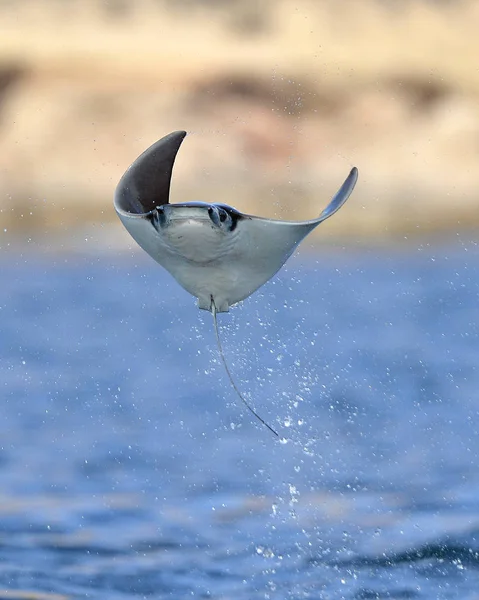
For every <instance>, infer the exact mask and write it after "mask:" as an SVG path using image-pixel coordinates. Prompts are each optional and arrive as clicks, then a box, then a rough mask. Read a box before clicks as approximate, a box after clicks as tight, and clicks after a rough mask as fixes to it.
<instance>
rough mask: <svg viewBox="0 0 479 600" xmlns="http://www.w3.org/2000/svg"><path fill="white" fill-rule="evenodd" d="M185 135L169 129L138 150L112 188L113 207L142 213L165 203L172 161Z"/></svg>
mask: <svg viewBox="0 0 479 600" xmlns="http://www.w3.org/2000/svg"><path fill="white" fill-rule="evenodd" d="M185 136H186V131H181V130H180V131H173V133H170V134H168V135H166V136H164V137H162V138H161V139H160V140H158V141H157V142H155V143H154V144H152V145H151V146H150V147H149V148H147V149H146V150H145V151H144V152H143V153H142V154H140V156H139V157H138V158H137V159H136V160H135V161H134V162H133V163H132V165H131V166H130V167H129V168H128V169H127V170H126V172H125V174H124V175H123V177H122V178H121V179H120V182H119V184H118V186H117V188H116V191H115V199H114V205H115V208H116V209H117V211H119V212H123V213H129V214H132V215H142V214H146V213H149V212H151V211H152V210H153V209H154V208H156V207H157V206H160V205H162V204H168V202H169V195H170V182H171V174H172V171H173V165H174V162H175V158H176V155H177V153H178V150H179V148H180V146H181V143H182V142H183V140H184V138H185Z"/></svg>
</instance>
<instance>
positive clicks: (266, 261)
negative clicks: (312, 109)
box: [239, 167, 358, 289]
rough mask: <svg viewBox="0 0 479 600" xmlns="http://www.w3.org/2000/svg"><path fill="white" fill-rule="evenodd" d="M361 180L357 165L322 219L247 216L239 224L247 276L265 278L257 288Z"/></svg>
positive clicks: (245, 274) (322, 214) (243, 261)
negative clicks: (306, 219)
mask: <svg viewBox="0 0 479 600" xmlns="http://www.w3.org/2000/svg"><path fill="white" fill-rule="evenodd" d="M357 179H358V170H357V169H356V167H353V168H352V169H351V172H350V173H349V175H348V176H347V178H346V180H345V181H344V183H343V185H342V186H341V187H340V188H339V190H338V192H337V193H336V194H335V195H334V197H333V199H332V200H331V202H330V203H329V204H328V206H327V207H326V208H325V209H324V210H323V212H322V213H321V214H320V215H319V217H318V218H316V219H312V220H310V221H278V220H275V219H263V218H260V217H255V216H253V215H244V216H245V218H244V220H242V221H241V223H240V224H239V227H241V235H242V240H241V241H242V244H241V247H242V252H241V259H242V265H243V268H244V269H245V270H248V271H249V273H246V272H245V273H244V278H245V279H247V278H248V277H251V276H252V272H254V273H256V274H257V275H259V274H261V279H262V281H261V282H260V281H259V278H258V281H255V284H257V287H256V288H255V289H257V288H258V287H259V286H260V285H262V284H263V283H265V282H266V281H268V280H269V279H271V277H273V275H274V274H275V273H277V271H278V270H279V269H280V268H281V267H282V266H283V265H284V263H285V262H286V261H287V260H288V258H289V257H290V256H291V254H292V253H293V252H294V250H295V248H296V247H297V246H298V245H299V243H300V242H301V241H302V240H303V239H304V238H305V237H306V236H307V235H308V233H311V231H312V230H313V229H314V228H315V227H317V226H318V225H319V224H320V223H322V222H323V221H325V220H326V219H328V218H329V217H331V216H332V215H333V214H334V213H335V212H336V211H338V210H339V209H340V208H341V206H342V205H343V204H344V203H345V202H346V200H347V199H348V198H349V196H350V195H351V192H352V191H353V189H354V186H355V185H356V181H357ZM255 279H256V278H255Z"/></svg>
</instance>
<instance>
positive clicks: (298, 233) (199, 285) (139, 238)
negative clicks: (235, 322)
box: [117, 169, 357, 312]
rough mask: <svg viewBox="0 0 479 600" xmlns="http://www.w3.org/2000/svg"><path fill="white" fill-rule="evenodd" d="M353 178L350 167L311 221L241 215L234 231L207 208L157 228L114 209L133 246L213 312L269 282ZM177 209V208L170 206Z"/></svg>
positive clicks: (338, 201)
mask: <svg viewBox="0 0 479 600" xmlns="http://www.w3.org/2000/svg"><path fill="white" fill-rule="evenodd" d="M356 180H357V170H356V169H353V170H352V171H351V173H350V174H349V176H348V177H347V179H346V180H345V182H344V183H343V185H342V186H341V188H340V189H339V191H338V192H337V194H336V195H335V196H334V197H333V199H332V200H331V202H330V203H329V205H328V206H327V207H326V208H325V210H324V211H323V212H322V213H321V215H320V216H319V217H318V218H316V219H313V220H310V221H278V220H273V219H263V218H260V217H255V216H250V215H243V218H242V219H240V220H239V221H238V223H237V226H236V227H235V229H234V230H233V231H229V230H225V229H223V228H220V227H217V226H216V225H214V224H213V223H212V221H211V220H210V218H209V217H208V212H207V208H198V207H197V206H191V208H189V209H188V210H187V211H185V205H182V207H181V211H182V212H181V218H175V219H172V220H171V221H170V223H169V224H168V226H167V227H165V228H160V229H159V230H157V229H155V228H154V227H153V226H152V224H151V222H150V221H148V220H147V219H145V218H144V216H142V215H134V214H131V213H126V212H123V211H120V210H118V209H117V212H118V214H119V217H120V219H121V220H122V222H123V224H124V225H125V227H126V229H127V230H128V231H129V232H130V234H131V236H132V237H133V238H134V239H135V240H136V242H137V243H138V244H139V245H140V246H141V247H142V248H143V249H144V250H145V251H146V252H148V254H150V256H151V257H152V258H154V259H155V260H156V261H157V262H158V263H160V265H162V266H163V267H164V268H165V269H167V270H168V271H169V272H170V273H171V274H172V275H173V277H174V278H175V279H176V280H177V281H178V283H180V284H181V285H182V286H183V288H184V289H186V290H187V291H188V292H189V293H190V294H192V295H193V296H195V297H196V298H198V305H199V307H200V308H203V309H206V310H211V299H212V298H213V299H214V301H215V305H216V310H217V312H226V311H228V309H229V307H230V306H231V305H232V304H235V303H237V302H240V301H241V300H244V299H245V298H247V297H248V296H250V295H251V294H252V293H253V292H254V291H256V290H257V289H258V288H259V287H261V286H262V285H263V284H264V283H266V282H267V281H268V280H269V279H271V278H272V277H273V276H274V275H275V274H276V273H277V272H278V270H279V269H280V268H281V267H282V266H283V265H284V263H285V262H286V261H287V259H288V258H289V257H290V256H291V254H292V253H293V252H294V250H295V248H296V247H297V246H298V244H299V243H300V242H301V241H302V240H303V239H304V238H305V237H306V236H307V235H308V234H309V233H310V232H311V231H312V230H313V229H314V228H315V227H317V225H319V224H320V223H321V222H322V221H324V220H325V219H327V218H328V217H330V216H331V215H333V214H334V213H335V212H336V211H337V210H338V209H339V208H340V207H341V206H342V205H343V204H344V202H346V200H347V199H348V197H349V195H350V194H351V192H352V190H353V188H354V185H355V183H356ZM169 207H170V208H171V210H175V205H174V204H172V205H169Z"/></svg>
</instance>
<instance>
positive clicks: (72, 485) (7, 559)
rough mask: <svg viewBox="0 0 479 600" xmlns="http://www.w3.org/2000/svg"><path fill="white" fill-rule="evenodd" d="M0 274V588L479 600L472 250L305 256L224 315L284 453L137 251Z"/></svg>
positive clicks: (59, 260) (34, 260) (14, 266)
mask: <svg viewBox="0 0 479 600" xmlns="http://www.w3.org/2000/svg"><path fill="white" fill-rule="evenodd" d="M0 272H1V286H0V385H1V405H0V406H1V419H0V590H1V591H0V598H3V597H5V598H10V599H12V598H15V599H17V598H18V599H19V598H37V599H40V598H51V599H52V600H54V599H56V600H59V599H63V598H92V599H98V600H100V599H102V600H103V599H105V598H108V599H112V600H127V599H134V598H135V599H139V598H148V599H149V598H174V599H181V600H183V599H187V598H205V599H206V598H209V599H215V600H227V599H228V600H229V599H245V600H259V599H273V600H276V599H277V600H283V599H284V600H286V599H300V598H307V599H318V600H319V599H321V600H330V599H331V600H332V599H335V600H336V599H344V600H353V599H354V600H366V599H386V598H387V599H405V598H412V599H418V600H422V599H431V600H433V599H434V600H438V599H440V600H445V599H453V598H454V599H456V598H457V599H461V600H472V599H478V598H479V461H478V458H479V433H478V432H479V414H478V411H479V372H478V369H477V364H478V356H479V344H478V341H479V340H478V321H479V319H478V301H479V251H478V248H477V247H476V244H475V243H469V242H468V243H462V244H459V243H458V244H455V245H447V246H445V245H444V246H435V247H419V248H418V247H417V246H416V247H414V248H410V249H406V248H403V249H400V250H399V249H391V250H386V249H381V250H378V249H375V250H366V249H364V250H359V251H354V252H352V251H348V250H344V249H338V250H337V251H336V252H333V251H331V250H329V251H327V250H324V249H323V250H321V251H318V253H317V254H315V255H307V254H300V255H299V256H297V257H295V258H294V259H293V260H292V261H291V262H290V264H289V266H288V268H287V269H285V270H283V271H282V272H281V273H280V274H279V275H278V276H277V277H276V278H275V279H274V280H273V281H272V282H270V283H269V284H267V285H266V286H265V287H264V288H262V290H260V291H259V292H258V293H257V294H255V295H254V296H253V297H252V298H250V299H248V300H247V301H245V302H244V303H243V304H242V305H240V306H238V307H235V308H234V309H232V310H231V312H230V313H229V314H224V315H219V319H220V329H221V335H222V337H223V344H224V349H225V354H226V356H227V359H228V361H229V364H230V368H231V370H232V372H233V374H234V376H235V377H236V379H237V382H238V385H239V387H240V388H241V389H242V390H243V392H244V393H245V395H246V396H247V397H248V399H249V400H250V402H251V403H252V404H253V405H254V406H255V408H256V410H257V411H258V412H259V413H260V414H261V415H262V416H263V417H264V418H265V419H267V420H268V421H269V422H270V423H271V424H272V425H273V426H274V427H275V428H276V429H278V431H279V433H280V435H281V436H282V437H284V438H285V440H283V442H281V443H280V442H278V441H277V440H275V438H274V437H273V436H272V435H271V433H270V432H268V430H267V429H266V428H264V427H262V426H261V425H258V424H257V423H256V422H254V421H252V419H251V418H250V417H251V415H250V414H248V413H247V412H245V411H244V410H243V408H242V407H241V405H240V403H238V401H237V399H236V397H235V396H234V393H233V391H232V389H231V386H230V384H229V382H228V380H227V378H226V375H225V373H224V369H223V367H222V364H221V362H220V361H219V359H218V354H217V350H216V345H215V338H214V330H213V324H212V322H211V315H209V314H208V313H206V312H204V311H199V310H198V309H197V308H196V305H195V303H194V300H193V299H192V298H191V297H190V296H189V295H188V294H187V293H186V292H184V291H183V290H182V289H181V288H180V287H179V286H178V285H177V284H176V282H175V281H174V280H173V279H172V278H171V277H170V276H169V275H168V274H167V273H166V272H164V271H163V270H162V269H161V268H160V267H158V266H157V265H155V263H153V262H152V261H151V260H150V259H149V258H148V257H147V256H146V255H142V254H139V253H138V254H134V255H132V254H130V253H120V254H115V253H105V254H103V255H101V256H96V255H89V254H85V255H83V256H82V255H72V254H65V255H61V256H60V255H57V256H53V254H49V255H42V254H35V253H34V252H27V253H20V252H8V253H4V254H3V256H2V258H0ZM28 591H30V592H29V595H28V593H27V592H28Z"/></svg>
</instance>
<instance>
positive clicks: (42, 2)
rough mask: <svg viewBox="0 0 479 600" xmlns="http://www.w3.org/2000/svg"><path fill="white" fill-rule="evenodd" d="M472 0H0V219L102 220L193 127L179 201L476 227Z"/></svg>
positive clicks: (385, 228)
mask: <svg viewBox="0 0 479 600" xmlns="http://www.w3.org/2000/svg"><path fill="white" fill-rule="evenodd" d="M478 32H479V2H477V1H472V0H469V1H465V2H460V1H459V2H452V1H451V2H447V1H436V2H434V1H429V2H427V1H426V0H416V1H406V0H405V1H400V0H397V1H394V0H389V1H386V0H382V1H381V0H361V1H357V0H356V1H355V0H334V1H332V0H329V1H327V0H323V1H320V0H310V1H308V0H294V1H293V0H262V1H261V0H229V1H221V0H203V1H194V0H108V1H107V0H105V1H99V0H30V1H29V2H28V1H26V0H17V1H13V0H12V1H10V2H9V1H3V2H0V198H1V202H0V226H1V227H2V228H3V229H7V231H9V232H10V231H14V232H20V233H23V234H27V235H29V234H30V233H31V232H33V233H40V234H48V235H51V234H52V233H54V232H59V234H60V235H62V234H63V235H64V234H65V232H68V231H70V228H71V227H72V226H75V228H76V230H78V229H79V228H80V229H82V228H84V227H86V226H87V225H88V224H92V225H103V226H104V225H106V224H110V223H115V228H112V229H110V228H108V231H109V232H113V233H111V235H113V237H114V238H115V240H116V242H115V243H118V244H120V245H121V244H126V243H129V241H130V240H129V239H128V236H127V234H126V232H123V230H122V229H121V227H120V226H119V225H118V226H117V223H116V216H115V214H114V212H113V208H112V196H113V192H114V189H115V186H116V184H117V182H118V180H119V178H120V176H121V175H122V173H123V172H124V170H125V169H126V168H127V166H128V165H129V164H130V163H131V162H132V161H133V160H134V159H135V158H136V157H137V156H138V154H140V153H141V152H142V151H143V150H144V149H145V148H146V147H148V146H149V145H150V144H151V143H152V142H154V141H156V140H157V139H158V138H160V137H162V136H163V135H165V134H167V133H169V132H171V131H174V130H176V129H186V130H187V131H188V132H189V134H190V135H189V136H188V137H187V139H186V140H185V142H184V144H183V146H182V148H181V150H180V153H179V155H178V160H177V163H176V166H175V174H174V179H173V186H172V201H173V202H175V201H176V202H179V201H188V200H204V201H211V202H214V201H220V202H226V203H228V204H231V205H233V206H235V207H236V208H238V209H239V210H243V211H247V212H254V213H256V214H259V215H262V216H276V217H279V218H281V217H285V216H288V217H289V218H298V219H299V218H312V217H314V216H316V215H318V214H319V212H320V211H321V210H322V208H323V207H324V206H325V204H326V203H327V202H328V200H329V198H330V196H331V195H332V194H333V193H334V192H335V191H336V189H337V188H338V187H339V185H340V184H341V183H342V181H343V179H344V178H345V177H346V175H347V173H348V171H349V169H350V168H351V166H352V165H356V166H357V167H358V168H359V171H360V180H359V183H358V187H357V188H356V191H355V193H354V195H353V197H352V199H351V200H350V201H349V203H348V205H347V207H345V208H344V209H343V210H342V211H341V212H340V213H338V215H336V216H335V217H334V218H333V219H331V220H330V221H328V222H327V224H325V225H324V226H323V227H322V228H320V229H319V230H317V232H316V233H317V235H318V236H319V237H322V238H324V239H329V238H331V237H333V236H338V237H339V238H340V239H342V240H347V239H350V238H354V239H356V238H363V239H367V240H389V239H403V238H404V237H410V236H412V235H414V236H423V235H425V234H427V235H430V234H431V232H433V233H441V234H444V233H447V234H448V235H454V234H455V233H456V232H458V231H461V230H464V229H468V228H469V229H472V230H474V231H475V228H476V227H477V226H478V225H479V34H478Z"/></svg>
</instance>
